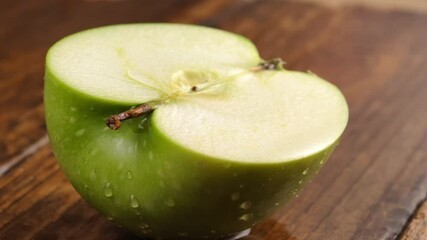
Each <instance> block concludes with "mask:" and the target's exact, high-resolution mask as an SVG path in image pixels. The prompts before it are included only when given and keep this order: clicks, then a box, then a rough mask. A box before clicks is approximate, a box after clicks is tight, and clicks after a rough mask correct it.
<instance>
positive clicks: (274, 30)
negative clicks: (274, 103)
mask: <svg viewBox="0 0 427 240" xmlns="http://www.w3.org/2000/svg"><path fill="white" fill-rule="evenodd" d="M327 2H329V3H330V2H332V1H327ZM369 6H370V5H366V6H365V7H356V6H353V7H351V6H347V7H344V8H341V7H334V8H330V7H327V6H325V5H324V4H318V3H315V2H304V3H301V2H287V1H278V0H263V1H227V0H220V1H217V0H205V1H196V0H186V1H172V0H162V1H150V2H148V1H137V0H128V1H67V0H61V1H56V0H46V1H36V0H28V1H26V4H20V3H19V2H17V1H11V0H4V1H1V2H0V42H1V43H2V44H0V93H1V94H0V109H1V110H2V114H1V115H0V121H1V123H2V124H0V216H1V217H0V239H7V240H9V239H12V240H13V239H133V238H135V237H134V236H132V235H131V234H130V233H128V232H127V231H125V230H123V229H120V228H118V227H115V226H113V225H112V224H111V223H109V222H108V221H107V220H106V219H105V218H103V217H101V216H100V215H99V214H98V213H96V212H95V211H94V210H92V209H91V208H90V207H89V206H88V205H87V204H86V203H85V202H83V201H82V200H81V199H80V197H79V196H78V194H77V193H76V192H75V191H74V190H73V188H72V187H71V185H70V184H69V183H68V182H67V180H66V179H65V177H64V175H63V174H62V173H61V171H60V169H59V167H58V165H57V163H56V160H55V157H54V156H53V154H52V152H51V150H50V147H49V146H48V144H47V141H46V130H45V125H44V116H43V105H42V88H43V70H44V69H43V65H44V55H45V53H46V50H47V48H48V47H49V46H50V45H51V44H53V42H55V41H56V40H58V39H59V38H61V37H62V36H65V35H67V34H69V33H72V32H76V31H79V30H82V29H86V28H89V27H94V26H100V25H106V24H113V23H122V22H140V21H177V22H186V23H194V22H198V23H200V24H204V25H209V26H214V27H219V28H222V29H225V30H230V31H233V32H237V33H240V34H243V35H245V36H247V37H249V38H250V39H251V40H253V41H254V42H255V43H256V45H257V46H258V47H259V49H260V52H261V53H262V54H263V57H265V58H271V57H282V58H283V59H284V60H286V62H287V65H286V67H287V68H288V69H296V70H303V71H305V70H311V71H313V72H315V73H316V74H318V75H320V76H322V77H324V78H326V79H328V80H330V81H331V82H333V83H335V84H336V85H338V86H339V87H340V88H341V90H342V91H343V92H344V94H345V96H346V98H347V99H348V102H349V106H350V111H351V113H350V123H349V126H348V129H347V131H346V132H345V134H344V136H343V139H342V141H341V144H340V146H339V147H338V149H337V150H336V152H335V154H334V155H333V156H332V158H331V159H330V160H329V162H328V163H327V164H326V166H325V167H324V169H323V170H322V171H321V172H320V173H319V175H318V176H317V177H316V178H315V179H314V181H313V182H312V183H311V184H310V185H309V186H308V187H307V188H306V189H305V190H304V191H303V192H301V193H300V196H299V197H298V198H297V199H296V200H295V201H293V202H292V203H291V204H290V205H289V206H287V207H286V208H283V209H281V210H280V211H279V212H278V213H277V214H276V215H274V216H273V217H271V218H269V219H267V220H265V221H264V222H262V223H260V224H258V225H257V226H256V227H255V228H254V229H253V232H252V234H251V236H249V237H246V238H245V239H263V240H281V239H283V240H290V239H292V240H302V239H310V240H311V239H328V240H335V239H336V240H344V239H353V240H355V239H360V240H369V239H373V240H376V239H398V238H400V239H404V240H409V239H426V228H427V227H426V217H425V216H426V206H427V203H424V204H422V203H423V201H425V198H426V194H427V161H426V160H427V152H426V149H427V120H426V119H427V107H426V106H427V81H426V79H427V68H426V67H425V66H427V44H426V43H427V29H426V27H425V26H427V14H424V13H422V12H420V11H416V12H414V11H408V8H406V7H402V8H400V7H399V6H396V7H394V10H393V11H389V10H383V9H379V8H377V7H375V8H370V7H369ZM399 9H403V10H399Z"/></svg>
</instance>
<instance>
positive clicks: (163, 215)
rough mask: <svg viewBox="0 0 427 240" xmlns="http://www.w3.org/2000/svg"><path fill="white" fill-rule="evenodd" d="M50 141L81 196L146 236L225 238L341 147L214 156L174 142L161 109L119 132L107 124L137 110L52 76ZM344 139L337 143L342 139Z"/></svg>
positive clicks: (286, 195)
mask: <svg viewBox="0 0 427 240" xmlns="http://www.w3.org/2000/svg"><path fill="white" fill-rule="evenodd" d="M44 101H45V112H46V122H47V128H48V133H49V138H50V142H51V145H52V148H53V152H54V153H55V155H56V157H57V159H58V161H59V163H60V165H61V168H62V170H63V171H64V173H65V174H66V176H67V177H68V179H69V180H70V182H71V183H72V185H73V186H74V188H75V189H76V190H77V192H78V193H80V195H81V196H82V197H83V198H84V199H85V200H86V201H87V202H88V203H89V204H90V205H91V206H93V207H94V208H96V209H97V210H98V211H99V212H101V213H102V214H104V215H105V216H107V217H108V218H109V219H110V220H112V221H113V222H115V223H116V224H118V225H121V226H123V227H125V228H127V229H129V230H131V231H132V232H134V233H136V234H137V235H139V236H146V237H153V238H157V239H218V238H222V237H227V236H230V235H231V234H233V233H236V232H240V231H242V230H245V229H248V228H251V227H252V226H253V225H254V224H255V223H256V222H258V221H259V220H261V219H263V218H265V217H267V216H269V215H271V214H272V213H273V212H274V211H275V210H276V209H277V208H279V207H280V206H282V205H283V204H285V203H286V202H288V201H289V200H290V199H292V198H294V197H295V195H296V194H297V193H298V192H299V191H300V190H301V189H302V187H303V186H304V185H305V184H306V183H307V182H308V181H309V180H310V179H311V178H312V177H313V176H314V175H315V174H316V173H317V172H318V170H319V169H320V167H321V166H322V165H323V164H324V162H325V161H326V159H327V158H328V157H329V155H330V154H331V153H332V151H333V149H334V147H335V146H336V143H335V144H332V145H331V146H329V147H328V148H326V149H325V150H323V151H321V152H318V153H316V154H314V155H311V156H308V157H306V158H303V159H298V160H294V161H288V162H276V163H267V162H266V163H243V162H236V161H228V160H224V159H215V158H212V157H209V156H205V155H202V154H199V153H197V152H193V151H191V150H188V149H185V148H183V147H181V146H180V145H179V144H177V143H175V142H173V141H171V140H170V139H168V137H167V136H166V135H165V134H164V133H162V132H161V131H160V130H159V129H158V128H157V127H156V121H155V119H156V112H155V111H154V113H153V114H152V115H151V117H150V118H149V119H150V120H148V121H147V122H146V123H145V127H143V128H141V127H140V126H141V119H133V120H129V121H125V122H124V123H123V125H122V127H121V128H120V129H119V130H117V131H113V130H110V129H108V128H107V127H106V126H105V124H104V121H105V119H106V118H107V117H108V116H109V115H111V114H115V113H119V112H122V111H124V110H127V109H129V108H130V107H132V106H131V105H123V104H118V103H115V102H114V101H107V100H105V99H100V98H95V97H93V96H89V95H85V94H84V93H81V92H79V91H77V90H75V89H72V88H70V87H69V86H67V85H65V84H64V83H62V82H61V80H60V79H58V78H57V77H56V76H55V75H54V74H53V73H52V72H51V71H50V70H49V64H48V65H47V68H46V75H45V92H44ZM337 142H338V141H337Z"/></svg>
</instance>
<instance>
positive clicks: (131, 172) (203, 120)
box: [44, 24, 348, 240]
mask: <svg viewBox="0 0 427 240" xmlns="http://www.w3.org/2000/svg"><path fill="white" fill-rule="evenodd" d="M284 54H286V53H284ZM272 62H274V61H264V60H262V59H261V58H260V57H259V54H258V52H257V49H256V48H255V46H254V45H253V44H252V43H251V42H250V41H249V40H247V39H245V38H244V37H241V36H238V35H235V34H232V33H228V32H225V31H221V30H217V29H212V28H207V27H200V26H190V25H181V24H125V25H116V26H108V27H101V28H96V29H92V30H87V31H83V32H80V33H77V34H73V35H71V36H68V37H66V38H64V39H63V40H61V41H59V42H58V43H57V44H55V45H54V46H53V47H52V48H51V49H50V50H49V52H48V55H47V59H46V75H45V91H44V103H45V113H46V124H47V129H48V134H49V139H50V142H51V145H52V149H53V151H54V153H55V156H56V157H57V159H58V162H59V163H60V165H61V168H62V170H63V171H64V172H65V174H66V175H67V177H68V179H69V180H70V182H71V183H72V184H73V186H74V187H75V189H76V190H77V191H78V192H79V193H80V194H81V196H82V197H83V198H84V199H85V200H86V201H87V202H88V203H90V204H91V205H92V206H93V207H95V208H96V209H97V210H98V211H100V212H101V213H103V214H104V215H106V216H108V218H109V219H111V220H112V221H114V222H116V223H118V224H120V225H122V226H124V227H126V228H127V229H130V230H131V231H133V232H135V233H136V234H138V235H141V236H148V237H153V238H161V239H164V240H167V239H173V240H175V239H186V240H189V239H197V240H200V239H224V238H225V237H229V236H231V235H230V234H233V233H237V232H239V231H242V230H245V229H248V228H251V227H252V226H253V225H254V224H255V223H256V222H257V221H259V220H260V219H263V218H265V217H266V216H269V215H270V214H272V213H273V212H274V211H275V210H277V208H279V207H280V206H283V204H285V203H286V202H288V201H289V200H290V199H292V198H294V197H295V196H296V195H297V194H298V192H299V191H300V190H301V189H302V188H303V186H304V185H305V184H306V183H307V182H309V181H310V179H312V177H313V176H315V174H316V173H317V172H318V171H319V169H320V168H321V166H322V165H323V164H324V163H325V161H326V160H327V158H328V157H329V156H330V155H331V153H332V152H333V150H334V148H335V146H336V145H337V143H338V141H339V138H340V136H341V134H342V132H343V131H344V128H345V126H346V124H347V118H348V108H347V104H346V101H345V99H344V97H343V95H342V94H341V92H340V91H339V90H338V88H336V87H335V86H334V85H332V84H331V83H329V82H327V81H325V80H323V79H321V78H320V77H318V76H316V75H314V74H309V73H302V72H295V71H288V70H282V69H281V68H280V67H277V68H276V67H274V66H273V65H270V64H272ZM278 62H280V61H278ZM260 63H262V64H260ZM265 66H268V67H265ZM271 66H273V69H270V67H271ZM277 66H278V65H277ZM146 105H147V106H150V108H149V109H150V113H149V114H146V115H144V116H139V117H138V116H137V117H135V118H132V119H127V120H125V121H123V122H122V125H121V127H120V128H119V129H118V130H111V129H109V128H108V127H107V126H105V121H106V119H109V118H111V117H110V116H111V115H113V116H116V115H117V114H120V113H123V112H128V111H129V110H130V109H132V110H134V109H138V106H139V107H140V106H146Z"/></svg>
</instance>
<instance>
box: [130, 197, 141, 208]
mask: <svg viewBox="0 0 427 240" xmlns="http://www.w3.org/2000/svg"><path fill="white" fill-rule="evenodd" d="M129 203H130V206H131V207H132V208H138V207H139V201H138V199H137V198H136V197H135V195H130V200H129Z"/></svg>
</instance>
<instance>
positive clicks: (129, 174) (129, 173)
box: [126, 171, 133, 180]
mask: <svg viewBox="0 0 427 240" xmlns="http://www.w3.org/2000/svg"><path fill="white" fill-rule="evenodd" d="M126 178H127V179H129V180H132V179H133V174H132V172H131V171H127V173H126Z"/></svg>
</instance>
